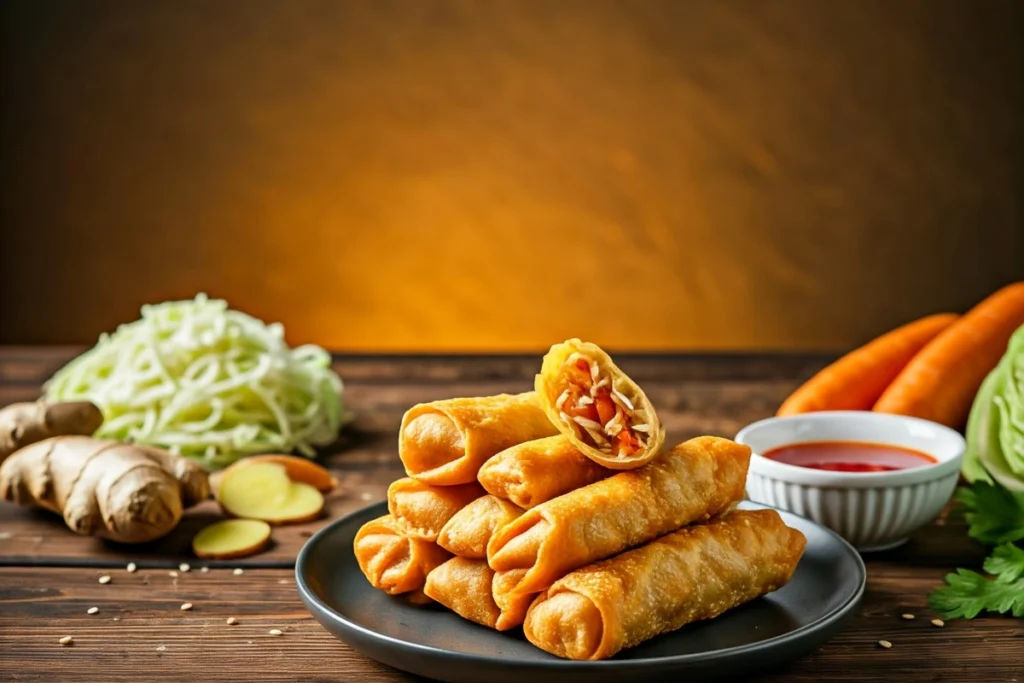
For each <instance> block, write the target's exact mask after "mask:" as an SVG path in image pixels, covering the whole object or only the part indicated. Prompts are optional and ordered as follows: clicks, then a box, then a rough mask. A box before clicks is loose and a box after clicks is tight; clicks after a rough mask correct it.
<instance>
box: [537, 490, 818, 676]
mask: <svg viewBox="0 0 1024 683" xmlns="http://www.w3.org/2000/svg"><path fill="white" fill-rule="evenodd" d="M806 543H807V539H806V538H804V535H803V534H801V533H800V532H799V531H797V530H795V529H791V528H789V527H787V526H786V525H785V524H784V523H783V521H782V518H781V517H780V516H779V513H777V512H776V511H775V510H754V511H733V512H730V513H728V514H727V515H724V516H722V517H720V518H718V519H716V520H713V521H711V522H709V523H707V524H704V525H698V526H689V527H685V528H683V529H681V530H679V531H677V532H675V533H672V534H669V535H667V536H663V537H661V538H659V539H657V540H654V541H651V542H650V543H648V544H647V545H643V546H641V547H639V548H636V549H634V550H630V551H628V552H625V553H622V554H621V555H618V556H616V557H613V558H611V559H609V560H605V561H603V562H598V563H596V564H593V565H590V566H588V567H585V568H583V569H579V570H577V571H574V572H572V573H571V574H568V575H566V576H564V577H562V578H561V579H559V580H558V581H556V582H555V584H554V585H553V586H551V588H549V589H548V590H547V591H545V592H544V593H543V594H542V595H541V596H540V597H539V598H537V600H536V601H535V602H534V603H533V604H532V605H531V606H530V609H529V612H528V613H527V616H526V622H525V625H524V627H523V630H524V632H525V633H526V638H527V639H528V640H529V641H530V642H531V643H533V644H534V645H536V646H537V647H539V648H541V649H542V650H546V651H547V652H550V653H551V654H554V655H557V656H559V657H566V658H568V659H589V660H593V659H607V658H608V657H611V656H613V655H614V654H615V653H617V652H619V651H620V650H623V649H625V648H628V647H633V646H635V645H638V644H640V643H642V642H643V641H645V640H648V639H649V638H653V637H654V636H656V635H658V634H661V633H667V632H669V631H674V630H676V629H678V628H680V627H681V626H683V625H684V624H688V623H690V622H694V621H700V620H703V619H711V618H714V617H716V616H718V615H719V614H721V613H723V612H725V611H727V610H730V609H732V608H734V607H737V606H739V605H741V604H743V603H745V602H749V601H750V600H753V599H754V598H757V597H759V596H762V595H765V594H766V593H770V592H772V591H774V590H777V589H779V588H781V587H782V586H784V585H786V583H787V582H788V581H789V580H790V578H791V577H792V576H793V572H794V571H795V570H796V566H797V563H798V562H799V561H800V557H801V555H802V554H803V551H804V546H805V545H806Z"/></svg>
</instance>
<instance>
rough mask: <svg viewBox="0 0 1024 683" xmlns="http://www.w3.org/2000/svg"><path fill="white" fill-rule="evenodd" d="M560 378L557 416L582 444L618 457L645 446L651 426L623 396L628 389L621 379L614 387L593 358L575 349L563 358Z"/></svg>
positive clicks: (637, 451) (556, 403)
mask: <svg viewBox="0 0 1024 683" xmlns="http://www.w3.org/2000/svg"><path fill="white" fill-rule="evenodd" d="M560 379H561V384H562V392H561V393H560V394H559V395H558V399H557V400H556V401H555V407H556V408H558V416H559V418H561V420H562V422H564V423H565V424H566V425H567V426H568V427H569V428H570V429H572V430H573V432H574V433H575V435H576V437H577V438H579V439H580V440H581V441H583V443H585V444H587V445H588V446H591V447H593V448H596V449H597V450H599V451H601V452H602V453H608V454H609V455H614V456H616V457H619V458H628V457H630V456H633V455H636V454H637V453H639V452H641V451H642V450H644V448H646V447H647V442H648V439H650V431H651V426H650V425H649V424H648V423H647V421H646V420H647V415H646V414H645V412H644V409H643V408H637V407H636V401H633V400H632V399H630V398H629V397H628V396H627V395H626V392H630V391H631V389H630V388H629V387H628V386H626V383H625V382H622V381H621V380H620V382H619V384H618V386H617V385H616V382H615V378H614V377H611V376H610V375H608V374H605V373H603V372H601V368H600V367H599V366H598V364H597V361H596V360H593V359H588V358H587V357H586V356H584V355H583V354H582V353H579V352H575V353H572V354H570V355H569V357H568V358H566V360H565V363H563V365H562V372H561V375H560Z"/></svg>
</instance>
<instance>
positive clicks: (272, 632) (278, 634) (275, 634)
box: [267, 628, 284, 636]
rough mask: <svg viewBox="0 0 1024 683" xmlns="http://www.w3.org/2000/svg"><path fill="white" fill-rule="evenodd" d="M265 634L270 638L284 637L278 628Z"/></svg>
mask: <svg viewBox="0 0 1024 683" xmlns="http://www.w3.org/2000/svg"><path fill="white" fill-rule="evenodd" d="M267 633H269V634H270V635H272V636H283V635H284V633H283V632H282V631H281V629H279V628H272V629H270V630H269V631H268V632H267Z"/></svg>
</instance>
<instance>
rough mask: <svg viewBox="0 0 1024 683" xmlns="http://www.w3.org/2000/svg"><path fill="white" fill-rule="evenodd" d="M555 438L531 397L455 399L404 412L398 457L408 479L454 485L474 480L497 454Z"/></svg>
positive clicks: (533, 393) (440, 484)
mask: <svg viewBox="0 0 1024 683" xmlns="http://www.w3.org/2000/svg"><path fill="white" fill-rule="evenodd" d="M557 433H558V430H557V429H556V428H555V427H554V425H552V424H551V421H550V420H548V418H547V416H546V415H545V414H544V410H543V409H542V408H541V407H540V401H539V400H538V397H537V394H536V393H535V392H532V391H530V392H527V393H524V394H501V395H498V396H484V397H481V398H453V399H448V400H444V401H434V402H432V403H421V404H419V405H417V406H413V407H412V408H410V409H409V410H408V411H407V412H406V413H405V417H403V418H402V427H401V431H400V432H399V437H398V454H399V456H400V457H401V459H402V464H403V465H404V466H405V471H406V474H408V475H409V476H410V477H413V478H415V479H418V480H420V481H422V482H424V483H427V484H433V485H435V486H453V485H455V484H468V483H470V482H472V481H475V480H476V474H477V471H478V470H479V469H480V466H481V465H483V464H484V462H485V461H486V460H487V459H488V458H490V457H491V456H492V455H494V454H495V453H498V452H500V451H503V450H505V449H506V448H508V447H509V446H514V445H515V444H517V443H523V442H524V441H531V440H533V439H539V438H542V437H545V436H552V435H554V434H557Z"/></svg>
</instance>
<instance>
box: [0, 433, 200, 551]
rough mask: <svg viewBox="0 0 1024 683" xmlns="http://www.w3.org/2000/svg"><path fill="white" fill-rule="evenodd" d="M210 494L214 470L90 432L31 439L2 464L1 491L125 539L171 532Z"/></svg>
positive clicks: (78, 527) (84, 529)
mask: <svg viewBox="0 0 1024 683" xmlns="http://www.w3.org/2000/svg"><path fill="white" fill-rule="evenodd" d="M209 495H210V490H209V483H208V482H207V478H206V471H205V470H204V469H203V468H202V467H201V466H200V465H198V464H196V463H194V462H192V461H191V460H189V459H188V458H184V457H181V456H178V455H174V454H172V453H168V452H166V451H162V450H160V449H157V448H150V447H148V446H139V445H135V444H126V443H121V442H118V441H106V440H101V439H92V438H89V437H84V436H57V437H52V438H49V439H45V440H43V441H39V442H37V443H34V444H31V445H29V446H26V447H24V448H22V449H20V450H18V451H17V452H15V453H14V454H12V455H11V456H10V457H9V458H7V460H6V461H5V462H4V463H3V464H2V465H0V498H2V499H4V500H9V501H12V502H14V503H18V504H20V505H35V506H38V507H42V508H45V509H47V510H50V511H52V512H56V513H57V514H59V515H63V516H64V522H65V523H66V524H67V525H68V528H70V529H71V530H72V531H74V532H75V533H77V534H81V535H83V536H99V537H101V538H106V539H109V540H112V541H119V542H121V543H145V542H147V541H152V540H155V539H157V538H160V537H161V536H164V535H166V534H167V533H168V532H169V531H171V529H173V528H174V527H175V525H177V523H178V520H180V519H181V515H182V513H183V511H184V510H185V508H188V507H191V506H192V505H195V504H197V503H199V502H202V501H203V500H205V499H206V498H207V497H209Z"/></svg>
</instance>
